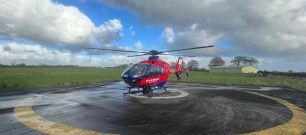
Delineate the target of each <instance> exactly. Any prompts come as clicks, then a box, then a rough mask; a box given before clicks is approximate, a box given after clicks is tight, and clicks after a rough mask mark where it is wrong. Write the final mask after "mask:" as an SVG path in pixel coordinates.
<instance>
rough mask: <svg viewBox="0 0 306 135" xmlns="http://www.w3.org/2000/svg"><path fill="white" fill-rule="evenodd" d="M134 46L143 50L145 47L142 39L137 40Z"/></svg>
mask: <svg viewBox="0 0 306 135" xmlns="http://www.w3.org/2000/svg"><path fill="white" fill-rule="evenodd" d="M134 46H135V47H136V49H138V50H141V49H142V48H143V46H142V43H141V42H140V41H137V42H136V43H135V44H134Z"/></svg>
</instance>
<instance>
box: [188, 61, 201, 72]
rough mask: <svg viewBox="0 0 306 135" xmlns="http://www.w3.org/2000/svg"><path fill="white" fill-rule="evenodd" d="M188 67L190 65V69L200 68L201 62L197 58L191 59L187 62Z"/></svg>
mask: <svg viewBox="0 0 306 135" xmlns="http://www.w3.org/2000/svg"><path fill="white" fill-rule="evenodd" d="M187 67H189V69H190V70H197V69H199V62H198V61H196V60H190V61H188V63H187Z"/></svg>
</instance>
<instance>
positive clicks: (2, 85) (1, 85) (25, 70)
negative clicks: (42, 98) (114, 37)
mask: <svg viewBox="0 0 306 135" xmlns="http://www.w3.org/2000/svg"><path fill="white" fill-rule="evenodd" d="M122 71H123V69H119V68H107V69H96V68H84V67H4V68H0V91H1V90H2V89H29V88H43V87H64V86H76V85H84V84H90V83H96V82H107V81H119V80H121V78H120V77H121V73H122ZM169 81H173V82H186V83H200V84H218V85H244V86H247V85H248V86H273V87H288V88H292V89H295V90H299V91H302V92H305V93H306V81H305V80H296V79H290V78H287V77H275V76H268V77H262V76H255V75H251V74H237V73H208V72H201V71H191V72H190V77H189V78H186V77H185V76H184V77H183V79H182V80H180V81H177V80H176V77H175V76H174V75H171V76H170V77H169Z"/></svg>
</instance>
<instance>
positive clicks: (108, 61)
mask: <svg viewBox="0 0 306 135" xmlns="http://www.w3.org/2000/svg"><path fill="white" fill-rule="evenodd" d="M0 58H1V59H0V64H11V63H26V64H28V65H39V64H49V65H80V66H103V67H107V66H117V65H119V64H127V63H135V62H136V61H137V62H138V61H139V58H127V57H126V56H124V55H113V56H108V57H107V58H105V57H103V56H98V55H86V54H82V53H71V52H70V51H59V50H56V49H49V48H46V47H42V46H41V45H37V44H22V43H16V42H10V43H0Z"/></svg>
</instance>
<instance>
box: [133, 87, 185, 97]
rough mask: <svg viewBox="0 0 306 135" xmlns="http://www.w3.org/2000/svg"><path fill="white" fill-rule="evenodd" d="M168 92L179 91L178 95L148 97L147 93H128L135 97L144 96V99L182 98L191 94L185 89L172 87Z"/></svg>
mask: <svg viewBox="0 0 306 135" xmlns="http://www.w3.org/2000/svg"><path fill="white" fill-rule="evenodd" d="M167 91H168V92H177V93H178V94H177V95H169V96H167V95H163V96H152V97H148V96H146V95H143V94H141V95H139V94H127V95H128V96H130V97H135V98H143V99H174V98H182V97H187V96H188V95H189V94H188V92H186V91H183V90H178V89H171V90H167Z"/></svg>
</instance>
